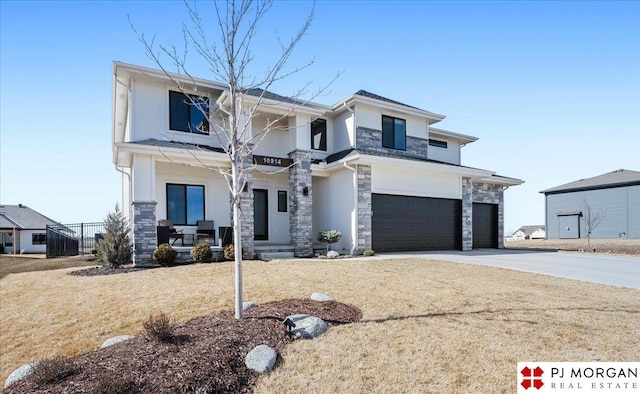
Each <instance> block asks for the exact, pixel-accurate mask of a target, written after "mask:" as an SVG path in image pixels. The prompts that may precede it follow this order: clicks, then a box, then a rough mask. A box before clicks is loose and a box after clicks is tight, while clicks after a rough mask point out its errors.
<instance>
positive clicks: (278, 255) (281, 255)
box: [257, 251, 294, 260]
mask: <svg viewBox="0 0 640 394" xmlns="http://www.w3.org/2000/svg"><path fill="white" fill-rule="evenodd" d="M257 254H258V259H260V260H275V259H293V258H294V256H293V252H284V251H280V252H258V253H257Z"/></svg>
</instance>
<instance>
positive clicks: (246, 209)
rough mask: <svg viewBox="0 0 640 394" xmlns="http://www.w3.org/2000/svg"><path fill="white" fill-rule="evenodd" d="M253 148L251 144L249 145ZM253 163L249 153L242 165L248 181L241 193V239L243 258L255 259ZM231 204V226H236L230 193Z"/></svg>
mask: <svg viewBox="0 0 640 394" xmlns="http://www.w3.org/2000/svg"><path fill="white" fill-rule="evenodd" d="M247 149H251V146H249V147H247ZM252 163H253V155H248V156H247V157H246V158H245V160H244V162H243V163H242V165H241V168H242V170H241V172H242V174H243V175H242V176H243V178H242V179H244V180H245V181H246V187H245V189H244V190H245V191H243V192H242V193H240V217H241V221H240V239H241V240H242V258H244V259H253V258H255V241H254V239H253V238H254V227H253V216H254V211H253V172H252V171H251V169H250V167H251V166H252ZM229 202H230V203H231V206H230V208H231V209H230V212H229V216H230V223H231V227H233V226H234V222H233V197H232V196H231V195H229Z"/></svg>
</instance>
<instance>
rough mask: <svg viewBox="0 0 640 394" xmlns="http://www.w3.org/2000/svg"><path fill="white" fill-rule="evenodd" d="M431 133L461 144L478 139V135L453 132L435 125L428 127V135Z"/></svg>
mask: <svg viewBox="0 0 640 394" xmlns="http://www.w3.org/2000/svg"><path fill="white" fill-rule="evenodd" d="M432 135H433V136H434V137H442V138H448V139H453V140H456V141H459V142H460V143H463V144H469V143H471V142H475V141H477V140H478V137H474V136H472V135H466V134H460V133H455V132H453V131H448V130H442V129H437V128H435V127H429V136H432Z"/></svg>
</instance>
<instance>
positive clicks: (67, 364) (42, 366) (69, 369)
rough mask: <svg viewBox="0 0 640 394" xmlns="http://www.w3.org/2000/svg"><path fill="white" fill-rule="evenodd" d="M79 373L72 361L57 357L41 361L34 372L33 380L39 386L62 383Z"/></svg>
mask: <svg viewBox="0 0 640 394" xmlns="http://www.w3.org/2000/svg"><path fill="white" fill-rule="evenodd" d="M76 371H77V368H76V365H75V363H74V362H73V360H72V359H70V358H66V357H62V356H57V357H54V358H50V359H46V360H42V361H40V362H39V363H38V364H37V365H36V368H35V370H34V371H33V379H34V381H35V382H36V383H38V384H43V385H44V384H51V383H57V382H62V381H64V380H65V379H66V378H68V377H69V376H71V375H73V374H75V373H76Z"/></svg>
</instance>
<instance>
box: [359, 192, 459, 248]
mask: <svg viewBox="0 0 640 394" xmlns="http://www.w3.org/2000/svg"><path fill="white" fill-rule="evenodd" d="M371 203H372V210H373V217H372V218H371V229H372V234H371V242H372V246H373V250H375V251H376V252H385V251H386V252H393V251H403V250H437V249H441V250H459V249H461V246H462V242H461V239H462V203H461V201H460V200H450V199H444V198H427V197H412V196H394V195H389V194H373V195H372V201H371Z"/></svg>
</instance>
